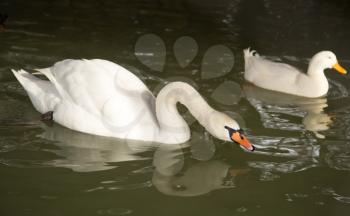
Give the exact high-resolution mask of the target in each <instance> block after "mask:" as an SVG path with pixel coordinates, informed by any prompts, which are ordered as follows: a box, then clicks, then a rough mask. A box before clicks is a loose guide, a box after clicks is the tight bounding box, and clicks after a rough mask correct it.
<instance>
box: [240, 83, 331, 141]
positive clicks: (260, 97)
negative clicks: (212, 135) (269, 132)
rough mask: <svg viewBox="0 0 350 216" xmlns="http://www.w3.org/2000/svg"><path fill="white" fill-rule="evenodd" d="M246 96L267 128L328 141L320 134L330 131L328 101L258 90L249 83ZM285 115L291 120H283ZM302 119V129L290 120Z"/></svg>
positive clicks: (245, 92) (245, 88)
mask: <svg viewBox="0 0 350 216" xmlns="http://www.w3.org/2000/svg"><path fill="white" fill-rule="evenodd" d="M243 93H244V95H245V97H246V98H247V100H248V101H249V103H250V104H251V105H252V106H253V107H255V109H256V110H257V111H258V112H259V114H260V117H261V120H262V122H263V125H264V127H266V128H272V129H282V130H287V131H293V130H297V131H300V130H302V129H303V128H304V129H306V130H308V131H311V132H313V133H314V134H315V136H316V137H317V138H319V139H323V138H325V136H324V135H323V134H321V133H320V132H323V131H326V130H328V129H329V125H330V124H331V123H332V120H331V118H330V116H329V115H328V114H327V113H325V112H324V109H325V108H326V107H327V106H328V104H327V98H304V97H298V96H293V95H287V94H283V93H279V92H274V91H270V90H266V89H262V88H259V87H256V86H254V85H252V84H250V83H246V84H245V85H244V86H243ZM283 115H287V116H289V117H288V118H284V117H283ZM291 116H292V117H293V116H294V117H301V118H302V125H303V127H301V125H300V124H298V123H293V122H292V119H291V118H290V117H291Z"/></svg>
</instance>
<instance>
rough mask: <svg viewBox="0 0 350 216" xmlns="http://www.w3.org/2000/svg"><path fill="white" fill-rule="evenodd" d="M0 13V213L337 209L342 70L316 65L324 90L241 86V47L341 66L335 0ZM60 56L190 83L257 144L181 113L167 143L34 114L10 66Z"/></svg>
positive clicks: (343, 145)
mask: <svg viewBox="0 0 350 216" xmlns="http://www.w3.org/2000/svg"><path fill="white" fill-rule="evenodd" d="M0 13H7V14H8V15H9V19H8V21H7V23H6V28H7V29H6V31H3V32H0V122H1V124H0V215H2V216H10V215H16V216H24V215H32V216H38V215H50V216H51V215H53V216H54V215H62V216H63V215H64V216H68V215H152V216H156V215H159V216H164V215H192V216H193V215H203V216H204V215H220V216H221V215H231V216H232V215H349V212H350V172H349V171H350V139H349V138H350V132H349V131H350V130H349V126H350V99H349V92H350V84H349V83H350V79H349V77H348V76H341V75H339V74H337V73H335V72H334V71H326V75H327V77H328V78H329V82H330V85H331V89H330V92H329V94H328V95H327V97H325V98H319V99H304V98H298V97H292V96H286V95H283V94H278V93H275V92H270V91H266V90H262V89H258V88H256V87H253V86H251V85H249V84H246V83H245V82H244V81H243V72H242V71H243V67H244V65H243V59H242V52H241V51H242V49H243V48H246V47H248V46H251V47H253V48H254V49H257V50H258V51H259V52H260V53H261V54H264V55H267V56H268V57H269V58H272V59H275V60H279V59H281V60H283V61H287V62H289V63H291V64H293V65H295V66H297V67H300V68H301V69H306V68H307V64H308V60H309V58H310V57H311V56H312V55H313V54H314V53H316V52H317V51H320V50H325V49H330V50H333V51H334V52H335V53H336V54H337V57H338V59H339V62H340V63H341V64H342V65H343V66H344V67H346V68H347V69H349V68H350V52H349V45H350V43H349V38H350V30H349V29H350V19H349V18H350V17H349V4H348V3H347V1H341V0H338V1H326V0H323V1H321V0H320V1H316V0H310V1H302V0H293V1H278V0H256V1H253V0H232V1H229V0H221V1H209V0H206V1H200V0H197V1H196V0H192V1H191V0H188V1H185V0H183V1H170V0H169V1H167V0H159V1H151V0H150V1H146V0H144V1H141V0H137V1H126V0H125V1H111V0H110V1H92V0H61V1H44V0H33V1H25V0H17V1H12V0H1V1H0ZM183 36H187V37H183ZM181 37H182V38H181ZM179 38H180V39H179ZM66 58H79V59H80V58H86V59H90V58H102V59H108V60H111V61H113V62H116V63H118V64H120V65H123V66H125V67H126V68H128V69H129V70H131V71H132V72H134V73H135V74H137V75H138V76H139V77H140V78H141V79H142V80H143V81H144V82H145V83H146V84H147V86H148V87H149V88H150V89H151V90H152V91H153V92H155V93H157V92H158V91H159V89H160V88H161V86H163V85H164V83H166V81H174V80H182V81H187V82H190V83H191V84H193V85H194V86H196V88H197V89H198V91H199V92H200V93H201V94H202V95H203V96H204V97H205V98H206V100H207V101H208V102H209V103H210V104H211V105H212V106H213V107H215V108H216V109H218V110H221V111H228V112H229V113H231V114H232V115H233V116H234V117H235V118H236V119H237V120H238V121H239V122H240V124H241V125H244V127H245V130H246V132H247V134H248V137H249V139H251V141H252V142H253V143H255V144H256V146H257V148H258V150H257V151H256V152H254V153H251V152H246V151H243V150H242V149H240V148H238V147H237V146H235V145H230V144H228V143H225V142H222V141H219V140H217V139H215V138H213V137H212V136H210V135H209V134H208V133H207V132H205V130H204V129H203V128H202V127H201V126H200V125H199V124H198V123H196V122H193V119H192V118H191V116H189V115H188V113H186V111H184V112H185V113H184V115H185V116H186V119H187V121H188V122H189V123H190V126H191V130H192V139H191V140H190V141H189V142H188V143H185V144H183V145H175V146H164V145H156V144H150V143H142V142H135V141H128V140H117V139H109V138H103V137H97V136H92V135H86V134H82V133H78V132H74V131H71V130H68V129H66V128H63V127H61V126H59V125H56V124H53V125H46V124H44V123H41V122H39V121H38V119H39V113H37V112H36V111H35V110H34V108H33V107H32V105H31V103H30V101H29V99H28V97H27V96H26V94H25V92H24V90H23V89H22V88H21V86H20V85H19V84H18V83H17V82H16V80H15V78H14V77H13V75H12V73H11V72H10V68H15V69H19V68H25V69H27V70H30V69H35V68H40V67H48V66H51V65H52V64H53V63H54V62H56V61H59V60H63V59H66ZM191 60H193V61H191Z"/></svg>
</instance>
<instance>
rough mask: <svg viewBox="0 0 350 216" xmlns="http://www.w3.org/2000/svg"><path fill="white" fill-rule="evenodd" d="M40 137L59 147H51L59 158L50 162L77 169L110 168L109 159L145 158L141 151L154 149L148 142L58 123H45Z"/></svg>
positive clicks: (128, 159) (110, 160)
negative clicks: (88, 132) (92, 131)
mask: <svg viewBox="0 0 350 216" xmlns="http://www.w3.org/2000/svg"><path fill="white" fill-rule="evenodd" d="M40 136H41V137H42V138H44V139H47V140H51V141H54V142H55V144H56V145H57V147H58V149H54V150H51V151H53V152H54V153H55V154H57V155H58V156H61V157H62V158H60V159H56V160H53V161H51V162H50V164H51V165H53V166H57V167H66V168H70V169H72V170H74V171H77V172H92V171H100V170H108V169H112V168H114V167H115V166H113V165H112V164H108V163H112V162H124V161H134V160H146V159H148V158H146V157H142V156H141V155H140V153H142V152H145V151H148V150H150V149H152V148H154V146H155V145H154V144H152V143H148V142H136V141H132V140H120V139H116V138H108V137H101V136H94V135H90V134H85V133H80V132H76V131H73V130H70V129H67V128H64V127H62V126H60V125H58V124H52V125H51V126H46V125H44V132H43V133H42V134H41V135H40Z"/></svg>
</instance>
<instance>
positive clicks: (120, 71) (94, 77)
mask: <svg viewBox="0 0 350 216" xmlns="http://www.w3.org/2000/svg"><path fill="white" fill-rule="evenodd" d="M42 72H43V73H44V74H45V75H46V76H47V77H48V79H50V80H51V81H52V82H53V83H54V85H55V86H57V89H58V91H59V93H60V95H62V97H63V98H64V99H65V100H66V101H70V102H72V103H74V104H75V105H78V106H79V107H81V108H83V109H85V110H86V111H87V112H89V113H91V114H94V115H97V116H100V115H101V112H102V110H103V108H104V106H105V103H107V102H108V101H109V100H110V99H111V98H112V97H115V94H116V93H120V92H121V91H123V90H130V88H131V90H132V91H133V92H135V93H136V94H137V92H143V91H145V90H148V89H147V87H146V86H145V85H144V84H143V83H142V82H141V80H139V79H138V78H137V77H136V76H135V75H134V74H132V73H131V72H129V71H127V70H126V69H124V68H122V67H121V66H119V65H117V64H114V63H112V62H109V61H105V60H99V59H94V60H70V59H68V60H64V61H61V62H58V63H56V64H55V65H54V66H53V67H51V68H49V70H47V69H44V70H42ZM123 105H124V104H119V106H123ZM125 106H128V105H125Z"/></svg>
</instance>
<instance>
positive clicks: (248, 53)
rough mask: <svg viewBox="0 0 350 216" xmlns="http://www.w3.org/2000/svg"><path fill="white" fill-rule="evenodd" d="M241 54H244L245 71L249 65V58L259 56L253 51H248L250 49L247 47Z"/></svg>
mask: <svg viewBox="0 0 350 216" xmlns="http://www.w3.org/2000/svg"><path fill="white" fill-rule="evenodd" d="M243 54H244V65H245V70H247V68H248V67H249V65H250V64H251V58H252V57H254V58H256V57H259V54H258V53H257V52H256V51H255V50H252V49H250V47H248V48H247V49H244V50H243Z"/></svg>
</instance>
